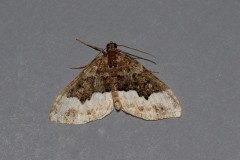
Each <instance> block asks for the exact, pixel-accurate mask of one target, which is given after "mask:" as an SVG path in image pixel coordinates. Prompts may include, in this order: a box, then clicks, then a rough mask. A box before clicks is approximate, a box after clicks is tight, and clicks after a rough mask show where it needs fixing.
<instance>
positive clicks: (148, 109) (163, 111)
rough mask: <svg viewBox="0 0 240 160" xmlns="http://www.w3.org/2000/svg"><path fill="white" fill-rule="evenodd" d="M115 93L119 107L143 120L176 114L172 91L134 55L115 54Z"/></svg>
mask: <svg viewBox="0 0 240 160" xmlns="http://www.w3.org/2000/svg"><path fill="white" fill-rule="evenodd" d="M117 57H118V59H117V60H118V69H119V70H118V95H119V99H120V101H121V104H122V110H123V111H124V112H126V113H129V114H131V115H133V116H136V117H139V118H142V119H145V120H158V119H163V118H171V117H180V116H181V110H182V109H181V106H180V103H179V101H178V99H177V98H176V96H175V94H174V93H173V91H172V90H171V89H170V88H169V87H168V86H167V85H166V84H165V83H164V82H162V81H161V80H159V79H158V78H157V77H156V76H155V75H153V73H152V72H151V71H149V70H147V69H146V68H145V67H144V66H143V65H141V64H140V63H139V62H138V61H136V60H135V59H134V58H132V57H129V56H128V55H125V54H121V53H119V54H118V56H117Z"/></svg>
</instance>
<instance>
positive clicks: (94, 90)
mask: <svg viewBox="0 0 240 160" xmlns="http://www.w3.org/2000/svg"><path fill="white" fill-rule="evenodd" d="M107 69H108V67H107V58H106V57H105V56H99V57H97V58H95V59H94V60H93V61H92V62H91V63H90V64H89V65H87V66H86V67H85V68H84V69H83V70H82V72H81V73H80V74H79V75H78V76H77V77H76V78H75V79H74V80H73V81H72V82H71V83H70V84H69V85H68V86H67V87H66V88H65V89H64V90H63V91H62V92H61V93H60V94H59V95H58V97H57V99H56V100H55V102H54V104H53V106H52V109H51V111H50V114H49V119H50V121H55V122H60V123H68V124H84V123H87V122H90V121H94V120H97V119H101V118H103V117H105V116H106V115H108V114H110V113H111V111H112V110H113V101H112V95H111V92H110V87H109V86H110V84H109V83H110V82H109V73H108V70H107Z"/></svg>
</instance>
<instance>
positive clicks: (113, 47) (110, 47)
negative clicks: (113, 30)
mask: <svg viewBox="0 0 240 160" xmlns="http://www.w3.org/2000/svg"><path fill="white" fill-rule="evenodd" d="M106 48H107V52H108V51H116V50H117V44H116V43H113V42H112V41H111V42H110V43H108V44H107V46H106Z"/></svg>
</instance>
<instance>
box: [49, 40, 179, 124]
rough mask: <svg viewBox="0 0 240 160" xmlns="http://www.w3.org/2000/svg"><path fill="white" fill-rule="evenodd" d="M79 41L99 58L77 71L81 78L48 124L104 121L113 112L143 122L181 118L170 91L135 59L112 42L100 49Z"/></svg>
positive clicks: (58, 104)
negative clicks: (121, 112) (53, 122)
mask: <svg viewBox="0 0 240 160" xmlns="http://www.w3.org/2000/svg"><path fill="white" fill-rule="evenodd" d="M77 40H78V39H77ZM78 41H79V42H81V43H82V44H84V45H86V46H89V47H91V48H93V49H95V50H97V51H99V52H100V53H101V54H99V55H98V56H97V57H96V58H95V59H93V60H92V62H91V63H89V64H87V65H86V66H84V67H79V69H82V71H81V72H80V74H79V75H78V76H77V77H76V78H75V79H74V80H73V81H72V82H71V83H70V84H68V85H67V87H66V88H65V89H64V90H63V91H62V92H61V93H60V94H59V95H58V97H57V99H56V100H55V102H54V103H53V105H52V108H51V111H50V114H49V119H50V121H55V122H60V123H66V124H84V123H88V122H91V121H95V120H98V119H102V118H104V117H105V116H107V115H108V114H110V113H111V112H112V111H113V109H114V108H115V109H116V110H117V111H123V112H125V113H127V114H130V115H132V116H135V117H138V118H141V119H144V120H160V119H164V118H171V117H180V116H181V111H182V107H181V105H180V103H179V101H178V99H177V97H176V96H175V94H174V93H173V91H172V90H171V89H170V88H169V87H168V86H167V85H166V84H165V83H164V82H162V81H161V80H159V79H158V78H157V77H156V76H155V75H154V74H153V72H151V71H150V70H148V69H146V68H145V67H144V66H143V65H142V64H140V63H139V62H138V61H137V60H136V59H137V58H136V57H137V56H134V55H131V54H129V53H127V52H124V51H122V50H120V49H118V46H119V45H117V44H116V43H113V42H110V43H108V44H107V45H106V49H102V48H99V47H96V46H92V45H90V44H87V43H85V42H83V41H81V40H78ZM128 48H130V47H128ZM130 49H133V48H130ZM135 50H136V49H135ZM138 58H139V57H138Z"/></svg>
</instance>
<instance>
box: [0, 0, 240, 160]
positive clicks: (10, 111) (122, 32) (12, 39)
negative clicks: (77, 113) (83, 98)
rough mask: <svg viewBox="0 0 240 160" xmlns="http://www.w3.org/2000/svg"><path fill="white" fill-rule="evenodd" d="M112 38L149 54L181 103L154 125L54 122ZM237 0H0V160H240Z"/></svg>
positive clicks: (115, 120)
mask: <svg viewBox="0 0 240 160" xmlns="http://www.w3.org/2000/svg"><path fill="white" fill-rule="evenodd" d="M75 38H80V39H81V40H84V41H85V42H88V43H90V44H93V45H96V46H99V47H102V48H104V47H105V45H106V44H107V43H108V42H109V41H114V42H116V43H118V44H125V45H128V46H131V47H135V48H138V49H141V50H144V51H147V52H150V53H152V54H155V55H156V57H157V58H156V59H152V58H151V57H149V56H147V55H143V54H141V53H137V52H133V51H131V53H134V54H135V55H139V56H142V57H144V58H150V59H152V60H154V61H156V62H157V65H153V64H151V63H149V62H146V61H141V63H142V64H144V65H145V66H146V67H147V68H149V69H151V70H153V71H157V72H159V73H157V76H158V77H159V78H160V79H162V80H163V81H165V82H166V83H167V84H168V85H169V86H170V87H171V88H172V89H173V90H174V91H175V93H176V95H177V96H178V98H179V100H180V101H181V103H182V106H183V115H182V117H181V118H175V119H168V120H162V121H154V122H147V121H143V120H141V119H137V118H134V117H131V116H129V115H126V114H124V113H123V112H119V113H117V112H116V111H114V112H113V113H112V114H111V115H109V116H107V117H106V118H104V119H102V120H100V121H95V122H92V123H88V124H86V125H62V124H54V123H49V122H48V113H49V111H50V107H51V105H52V102H53V101H54V99H55V98H56V96H57V94H58V93H59V92H60V91H61V90H62V89H63V88H64V87H65V86H66V85H67V84H68V83H69V82H70V81H71V80H72V79H73V78H74V77H75V76H76V75H77V74H78V73H79V70H70V69H68V68H69V67H78V66H83V65H85V64H87V63H89V62H90V61H91V60H92V59H93V58H94V57H95V56H96V55H97V52H96V51H94V50H92V49H90V48H88V47H86V46H83V45H81V44H79V43H78V42H77V41H75ZM239 42H240V1H239V0H229V1H226V0H207V1H204V0H203V1H196V0H182V1H178V0H171V1H167V0H161V1H156V0H148V1H136V0H133V1H127V0H123V1H119V0H102V1H98V0H93V1H83V0H82V1H78V0H69V1H62V0H52V1H41V0H24V1H17V0H15V1H14V0H12V1H7V0H2V1H1V4H0V47H1V48H0V52H1V59H0V67H1V68H0V71H1V74H0V76H1V79H0V87H1V96H0V100H1V107H0V125H1V126H0V127H1V129H0V159H1V160H5V159H8V160H10V159H19V160H30V159H34V160H36V159H39V160H42V159H46V160H67V159H74V160H75V159H83V160H86V159H88V160H95V159H107V160H112V159H115V160H121V159H126V160H130V159H166V160H167V159H169V160H186V159H195V160H204V159H207V160H208V159H216V160H220V159H221V160H225V159H227V160H239V159H240V119H239V114H240V106H239V105H240V98H239V95H240V91H239V86H240V70H239V69H240V63H239V62H240V53H239V51H240V44H239Z"/></svg>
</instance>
